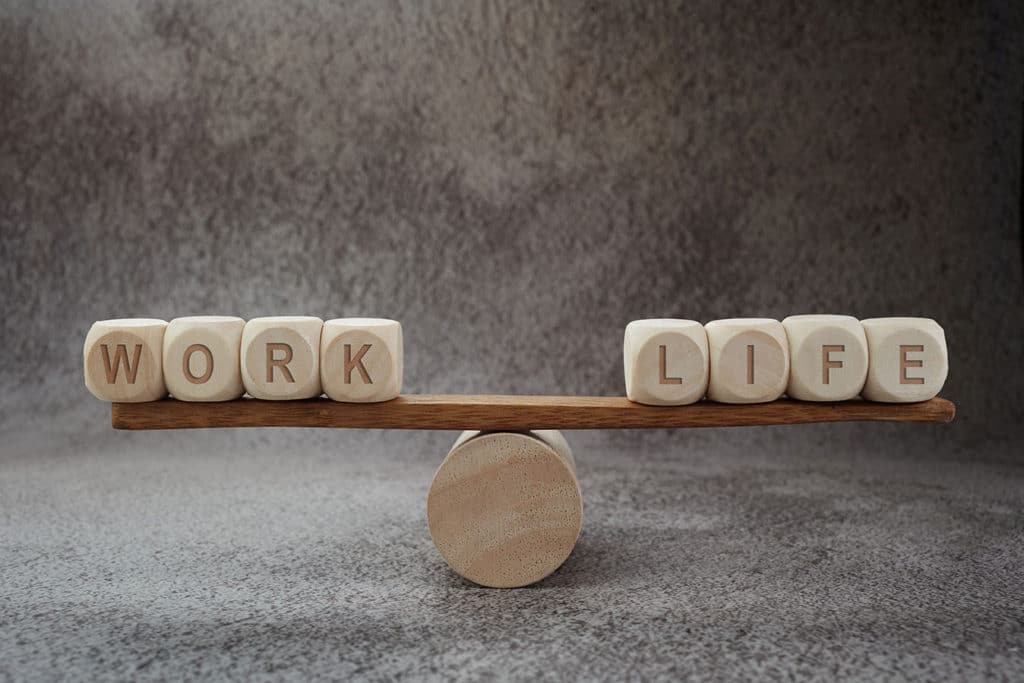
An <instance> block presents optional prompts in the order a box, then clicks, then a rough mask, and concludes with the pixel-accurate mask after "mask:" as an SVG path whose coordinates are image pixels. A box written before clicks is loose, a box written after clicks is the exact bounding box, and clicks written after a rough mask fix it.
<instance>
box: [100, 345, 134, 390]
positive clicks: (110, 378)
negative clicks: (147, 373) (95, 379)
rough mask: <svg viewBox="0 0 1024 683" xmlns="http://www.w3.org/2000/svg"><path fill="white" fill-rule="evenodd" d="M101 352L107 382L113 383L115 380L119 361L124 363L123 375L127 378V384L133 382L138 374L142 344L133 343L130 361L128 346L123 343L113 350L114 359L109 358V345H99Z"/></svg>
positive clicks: (119, 364) (119, 365)
mask: <svg viewBox="0 0 1024 683" xmlns="http://www.w3.org/2000/svg"><path fill="white" fill-rule="evenodd" d="M101 346H102V348H103V353H102V354H101V356H102V358H103V371H104V372H105V373H106V375H107V384H113V383H114V382H116V381H117V371H118V370H120V369H121V363H122V362H123V363H124V365H125V371H124V376H125V379H127V380H128V384H135V376H136V375H138V374H139V359H140V358H142V344H136V345H135V351H134V352H133V353H132V359H131V361H129V360H128V347H127V346H125V345H124V344H118V345H117V347H116V348H115V350H114V360H113V362H111V360H110V347H109V346H107V345H106V344H102V345H101Z"/></svg>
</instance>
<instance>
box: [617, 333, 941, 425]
mask: <svg viewBox="0 0 1024 683" xmlns="http://www.w3.org/2000/svg"><path fill="white" fill-rule="evenodd" d="M623 361H624V365H625V373H626V396H627V397H628V398H629V399H630V400H632V401H636V402H638V403H646V404H649V405H685V404H688V403H694V402H696V401H699V400H701V399H702V398H704V396H705V395H706V396H707V397H708V398H709V399H711V400H712V401H718V402H721V403H762V402H766V401H774V400H775V399H777V398H779V397H780V396H782V395H783V394H787V395H788V396H789V397H790V398H795V399H799V400H802V401H845V400H849V399H853V398H856V397H857V396H862V397H863V398H865V399H867V400H869V401H883V402H889V403H911V402H915V401H926V400H928V399H930V398H932V397H934V396H936V395H937V394H938V393H939V391H940V390H941V389H942V385H943V384H944V383H945V381H946V375H947V373H948V368H949V359H948V355H947V351H946V337H945V334H944V333H943V330H942V328H941V327H940V326H939V324H938V323H936V322H935V321H934V320H931V319H929V318H871V319H868V320H857V319H856V318H853V317H850V316H844V315H795V316H790V317H788V318H786V319H785V320H783V321H782V322H779V321H778V320H772V319H768V318H733V319H729V320H715V321H713V322H710V323H708V324H707V325H701V324H700V323H698V322H696V321H693V320H675V319H661V320H635V321H633V322H631V323H630V324H629V325H628V326H627V327H626V334H625V339H624V342H623Z"/></svg>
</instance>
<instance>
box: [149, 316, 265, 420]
mask: <svg viewBox="0 0 1024 683" xmlns="http://www.w3.org/2000/svg"><path fill="white" fill-rule="evenodd" d="M244 328H245V321H244V320H242V319H241V318H235V317H232V316H218V315H197V316H190V317H186V318H175V319H174V320H172V321H171V322H170V323H168V325H167V332H166V333H165V334H164V353H163V361H164V380H165V381H166V382H167V389H168V390H169V391H170V392H171V395H172V396H174V398H176V399H178V400H179V401H230V400H232V399H236V398H238V397H239V396H241V395H242V394H243V393H245V386H244V385H243V384H242V369H241V362H240V354H241V349H242V330H243V329H244Z"/></svg>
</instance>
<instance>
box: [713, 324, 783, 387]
mask: <svg viewBox="0 0 1024 683" xmlns="http://www.w3.org/2000/svg"><path fill="white" fill-rule="evenodd" d="M704 330H705V331H706V332H707V335H708V350H709V352H710V355H711V365H710V370H711V378H710V382H709V383H708V398H710V399H711V400H712V401H718V402H720V403H765V402H768V401H774V400H775V399H777V398H779V397H780V396H782V394H783V392H785V391H786V385H787V384H788V383H789V342H788V341H787V339H786V330H785V328H784V327H782V323H780V322H779V321H778V320H772V319H770V318H730V319H727V320H713V321H711V322H709V323H708V324H707V325H705V326H704Z"/></svg>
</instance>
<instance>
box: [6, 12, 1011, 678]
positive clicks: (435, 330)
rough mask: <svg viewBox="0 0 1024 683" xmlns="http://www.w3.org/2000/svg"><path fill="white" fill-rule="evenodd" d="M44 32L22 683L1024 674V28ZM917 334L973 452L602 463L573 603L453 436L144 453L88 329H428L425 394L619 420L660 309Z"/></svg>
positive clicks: (590, 447)
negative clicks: (476, 563)
mask: <svg viewBox="0 0 1024 683" xmlns="http://www.w3.org/2000/svg"><path fill="white" fill-rule="evenodd" d="M234 5H235V4H232V3H220V4H215V5H211V4H207V3H176V2H141V3H137V4H129V3H127V2H114V1H112V0H102V1H97V2H89V3H71V2H54V3H47V4H44V3H33V2H7V3H4V5H3V7H2V8H0V230H2V233H0V257H2V261H0V264H2V267H0V292H2V294H0V297H2V299H0V301H2V313H3V315H2V316H0V346H2V348H3V349H4V354H3V362H2V363H0V382H2V385H3V386H4V387H5V388H6V390H5V391H4V392H3V394H2V396H0V412H2V415H0V678H9V679H11V680H18V679H23V678H29V677H34V676H38V677H41V678H60V677H67V678H81V677H98V676H101V675H107V676H112V677H118V678H145V677H152V678H165V677H178V676H185V675H189V676H192V675H198V674H209V675H225V676H233V677H236V678H252V677H258V678H281V677H286V676H290V677H293V678H297V679H301V678H307V677H309V676H312V675H321V676H331V677H347V676H352V675H362V676H367V677H373V678H380V677H389V676H392V675H399V674H415V675H420V676H434V677H442V676H444V677H448V676H452V675H456V674H462V675H464V676H466V677H481V676H485V675H508V676H515V677H521V678H533V677H536V676H542V675H543V676H547V677H551V678H564V677H569V676H572V675H578V676H581V677H585V678H623V677H636V678H653V677H655V676H657V675H667V676H673V677H678V676H680V675H687V674H688V675H695V676H700V677H705V676H743V677H747V678H749V677H752V676H764V675H773V676H777V677H788V676H795V677H800V678H804V677H817V678H823V679H833V678H835V677H837V676H841V677H846V676H855V677H864V678H868V677H880V678H893V679H901V678H917V677H922V678H925V677H926V678H931V679H948V678H962V677H970V678H981V677H985V676H989V677H1007V678H1020V677H1021V676H1024V650H1022V648H1024V607H1022V594H1024V469H1022V468H1024V457H1022V456H1021V450H1022V449H1021V437H1022V436H1024V428H1022V424H1021V423H1022V420H1021V418H1022V411H1021V408H1020V406H1021V405H1022V399H1024V395H1022V394H1024V373H1022V369H1024V368H1022V354H1021V339H1022V338H1024V335H1022V333H1024V306H1022V304H1024V295H1022V292H1024V285H1022V277H1021V244H1020V210H1019V209H1020V181H1021V143H1022V140H1021V125H1022V120H1021V100H1022V85H1024V84H1022V61H1024V49H1022V39H1021V35H1022V33H1021V32H1022V28H1024V17H1022V9H1021V7H1020V6H1019V5H1018V4H1016V3H1010V2H1007V3H999V2H990V3H985V2H978V3H967V2H965V3H951V2H935V3H924V2H899V3H892V2H874V3H833V2H824V1H822V2H812V3H797V2H776V3H760V2H737V3H718V2H694V3H684V4H672V5H669V4H662V3H632V4H626V3H603V4H595V5H584V4H581V3H576V2H564V3H528V4H518V3H511V2H493V1H492V2H486V3H480V4H471V3H465V4H463V3H438V4H426V3H416V2H397V3H393V2H389V3H385V2H376V1H367V2H361V3H337V4H334V3H330V4H328V3H318V2H300V3H279V2H259V3H246V4H244V5H240V6H234ZM815 311H824V312H845V313H850V314H853V315H857V316H861V317H866V316H875V315H888V314H920V315H929V316H932V317H935V318H936V319H938V320H939V321H940V322H941V323H942V324H943V325H944V326H945V328H946V332H947V336H948V339H949V347H950V352H951V354H952V361H951V376H950V380H949V382H948V384H947V387H946V390H945V391H944V392H943V393H944V394H945V395H946V396H948V397H950V398H952V399H954V400H956V401H957V402H958V404H959V406H960V415H959V417H958V420H957V422H956V423H955V424H954V425H953V426H951V427H945V428H940V427H920V426H917V427H915V426H892V425H831V426H830V425H826V426H807V427H798V428H797V427H789V428H773V429H748V430H717V431H703V432H645V433H640V432H592V433H579V434H570V435H569V438H570V441H571V443H572V444H573V446H574V447H575V450H576V454H577V458H578V461H579V463H580V474H581V482H582V485H583V489H584V497H585V507H586V522H585V528H584V534H583V537H582V538H581V541H580V544H579V546H578V547H577V550H576V552H575V553H574V554H573V556H572V557H571V558H570V559H569V561H568V562H567V564H566V565H565V566H564V567H563V568H562V569H561V570H560V571H559V572H558V573H557V574H555V575H554V576H553V577H551V578H550V579H549V580H547V581H546V582H544V583H542V584H541V585H540V586H538V587H535V588H531V589H525V590H519V591H488V590H482V589H478V588H475V587H473V586H470V585H468V584H466V583H464V582H462V581H461V580H459V579H458V578H457V577H455V576H453V575H452V574H451V573H450V572H449V571H448V570H447V569H446V567H445V566H444V564H443V562H442V561H441V559H440V557H439V556H438V555H437V553H436V551H435V550H434V549H433V547H432V545H431V544H430V540H429V536H428V534H427V530H426V523H425V520H424V498H425V494H426V487H427V483H428V482H429V479H430V476H431V474H432V471H433V469H434V468H435V467H436V466H437V464H438V463H439V462H440V459H441V456H442V455H443V453H444V452H445V451H446V449H447V446H448V445H449V444H450V442H451V440H452V439H453V438H454V435H453V434H447V433H396V432H379V433H374V432H320V431H315V430H309V431H291V432H284V431H277V430H263V431H259V430H254V431H238V432H221V433H212V432H193V433H137V434H124V433H115V432H113V431H112V430H111V429H110V428H109V424H108V409H107V407H106V406H105V405H103V404H101V403H99V402H97V401H95V400H94V399H92V398H91V397H90V396H89V395H88V394H87V392H86V391H85V389H84V387H83V385H82V381H81V367H80V365H81V355H80V354H81V343H82V339H83V338H84V335H85V332H86V330H87V329H88V326H89V324H90V323H91V322H92V321H93V320H96V319H100V318H107V317H121V316H128V315H139V316H143V315H144V316H158V317H164V318H170V317H173V316H175V315H188V314H198V313H233V314H238V315H241V316H245V317H251V316H256V315H262V314H275V313H293V314H297V313H308V314H315V315H320V316H322V317H324V318H327V317H335V316H344V315H357V314H363V315H380V316H389V317H394V318H398V319H400V320H401V321H402V322H403V325H404V327H405V335H406V355H407V362H406V389H407V391H411V392H421V391H430V392H508V393H512V392H529V393H587V394H601V393H615V394H618V393H621V392H622V386H621V383H622V378H621V373H622V369H621V359H620V353H621V332H622V328H623V326H624V325H625V323H626V322H628V321H629V320H630V319H633V318H638V317H648V316H668V315H671V316H682V317H691V318H696V319H698V320H708V319H712V318H716V317H726V316H733V315H770V316H776V317H782V316H785V315H787V314H790V313H802V312H815Z"/></svg>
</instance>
